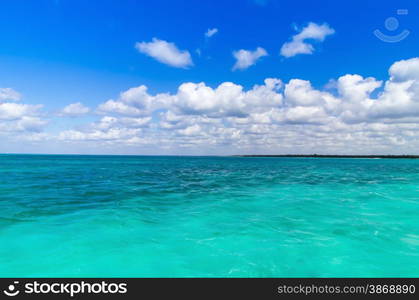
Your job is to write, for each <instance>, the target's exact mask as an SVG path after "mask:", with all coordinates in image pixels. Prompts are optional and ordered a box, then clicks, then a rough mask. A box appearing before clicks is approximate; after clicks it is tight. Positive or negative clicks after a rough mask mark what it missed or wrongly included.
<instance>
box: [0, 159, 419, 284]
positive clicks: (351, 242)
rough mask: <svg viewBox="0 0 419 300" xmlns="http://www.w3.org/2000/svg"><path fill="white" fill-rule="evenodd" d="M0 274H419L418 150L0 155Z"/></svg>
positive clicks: (290, 275) (99, 275)
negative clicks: (364, 154)
mask: <svg viewBox="0 0 419 300" xmlns="http://www.w3.org/2000/svg"><path fill="white" fill-rule="evenodd" d="M0 276H1V277H29V276H43V277H56V276H68V277H80V276H83V277H121V276H122V277H161V276H163V277H196V276H199V277H219V276H223V277H224V276H229V277H230V276H231V277H272V276H281V277H296V276H299V277H333V276H342V277H354V276H355V277H357V276H367V277H369V276H384V277H388V276H396V277H400V276H415V277H417V276H419V160H411V159H326V158H239V157H157V156H156V157H144V156H70V155H68V156H66V155H0Z"/></svg>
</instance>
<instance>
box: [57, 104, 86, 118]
mask: <svg viewBox="0 0 419 300" xmlns="http://www.w3.org/2000/svg"><path fill="white" fill-rule="evenodd" d="M89 111H90V109H89V108H88V107H86V106H84V105H83V104H82V103H80V102H76V103H71V104H69V105H67V106H66V107H64V108H63V109H62V110H61V112H60V115H61V116H66V117H79V116H83V115H85V114H87V113H89Z"/></svg>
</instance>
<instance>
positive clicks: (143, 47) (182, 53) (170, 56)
mask: <svg viewBox="0 0 419 300" xmlns="http://www.w3.org/2000/svg"><path fill="white" fill-rule="evenodd" d="M135 48H136V49H137V50H138V51H140V52H141V53H144V54H146V55H148V56H150V57H152V58H154V59H156V60H157V61H159V62H161V63H163V64H166V65H169V66H172V67H175V68H188V67H190V66H192V65H193V62H192V58H191V55H190V53H189V51H187V50H179V49H178V48H177V47H176V45H175V44H174V43H169V42H166V41H164V40H160V39H158V38H153V39H152V41H151V42H137V43H136V44H135Z"/></svg>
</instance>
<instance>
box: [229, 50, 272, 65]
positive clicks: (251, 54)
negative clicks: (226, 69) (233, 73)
mask: <svg viewBox="0 0 419 300" xmlns="http://www.w3.org/2000/svg"><path fill="white" fill-rule="evenodd" d="M267 55H268V53H267V52H266V50H265V49H263V48H262V47H257V48H256V50H254V51H251V50H244V49H241V50H238V51H234V52H233V56H234V58H235V59H236V63H235V64H234V66H233V70H244V69H247V68H248V67H250V66H252V65H254V64H256V62H257V61H258V60H259V59H260V58H261V57H263V56H267Z"/></svg>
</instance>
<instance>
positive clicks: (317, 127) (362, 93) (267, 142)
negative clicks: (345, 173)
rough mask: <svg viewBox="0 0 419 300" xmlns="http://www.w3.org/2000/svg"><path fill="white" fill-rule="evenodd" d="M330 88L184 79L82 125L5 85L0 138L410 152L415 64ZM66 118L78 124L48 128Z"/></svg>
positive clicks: (132, 146)
mask: <svg viewBox="0 0 419 300" xmlns="http://www.w3.org/2000/svg"><path fill="white" fill-rule="evenodd" d="M333 82H334V84H333V87H332V88H331V87H330V85H329V87H327V88H324V89H316V88H314V87H313V86H312V84H311V82H310V81H307V80H302V79H291V80H289V81H288V82H286V83H285V82H283V81H282V80H281V79H278V78H267V79H265V80H264V83H263V84H259V85H254V86H253V88H251V89H248V90H245V89H244V88H243V87H242V86H241V85H238V84H235V83H233V82H223V83H221V84H220V85H218V86H217V87H215V88H213V87H210V86H208V85H206V84H205V83H203V82H201V83H193V82H185V83H183V84H181V85H180V86H179V87H178V89H177V91H176V92H175V93H159V94H151V93H149V92H148V88H147V87H146V86H144V85H140V86H137V87H133V88H130V89H128V90H126V91H123V92H122V93H121V94H120V95H119V96H118V97H117V98H115V99H109V100H107V101H104V102H103V103H101V104H99V105H98V106H97V107H96V108H95V109H94V113H95V114H96V117H95V118H96V120H94V121H92V122H88V123H86V121H85V120H84V119H77V118H78V116H82V115H84V114H86V113H88V112H90V111H91V109H90V108H88V107H85V106H84V105H83V104H82V103H79V102H77V103H73V104H70V105H67V106H66V107H65V108H63V110H62V111H61V116H60V117H55V118H52V117H51V116H50V115H49V114H48V112H46V111H45V110H44V108H43V106H42V105H29V104H24V103H20V102H19V103H16V99H17V97H16V95H17V94H15V93H11V92H10V90H8V89H7V88H6V89H5V88H3V89H0V94H1V91H5V92H3V93H6V94H7V93H8V92H10V93H9V94H10V95H9V96H7V97H3V98H0V136H1V137H2V139H3V140H8V141H11V142H19V143H21V144H22V145H25V143H27V145H31V147H36V145H44V146H45V145H48V144H49V143H50V144H54V145H61V148H63V149H66V151H69V150H68V149H77V151H76V152H81V153H83V152H85V151H86V149H89V151H94V149H96V153H125V152H126V153H133V152H134V153H138V154H142V153H145V154H221V153H226V154H238V153H268V154H269V153H271V154H272V153H319V154H322V153H336V154H345V153H347V154H353V153H359V154H372V153H379V154H387V153H391V154H403V153H409V154H417V149H419V130H418V129H419V58H412V59H407V60H401V61H398V62H395V63H394V64H393V65H392V66H391V67H390V69H389V78H388V79H387V80H385V81H380V80H377V79H376V78H372V77H367V78H365V77H363V76H361V75H358V74H346V75H343V76H341V77H339V78H337V79H336V80H334V81H333ZM16 93H17V92H16ZM13 95H15V96H13ZM19 98H20V97H19ZM68 117H72V120H73V121H74V120H76V121H77V120H78V121H79V122H78V123H77V124H76V125H74V124H72V125H68V127H69V128H64V129H60V130H58V131H55V132H54V131H52V130H49V127H50V126H53V124H54V123H59V122H60V121H61V120H63V119H65V118H68ZM60 127H63V126H60ZM6 146H7V145H6V143H5V144H4V145H3V146H2V148H3V149H1V151H3V152H4V151H7V148H5V147H6ZM22 149H23V148H22ZM23 150H24V149H23ZM147 151H150V153H148V152H147ZM22 152H25V151H22ZM44 152H46V151H44ZM70 152H71V151H70ZM73 152H74V151H73Z"/></svg>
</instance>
